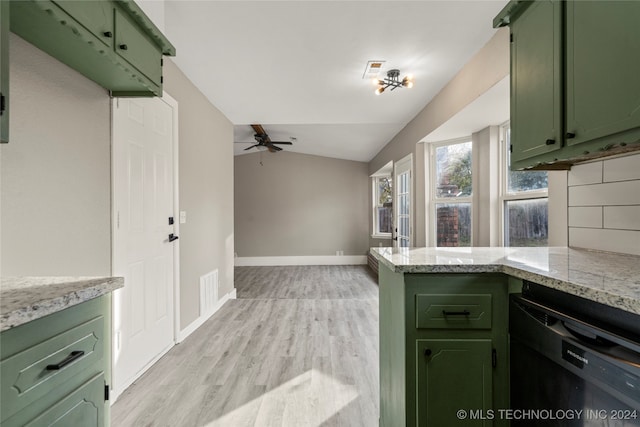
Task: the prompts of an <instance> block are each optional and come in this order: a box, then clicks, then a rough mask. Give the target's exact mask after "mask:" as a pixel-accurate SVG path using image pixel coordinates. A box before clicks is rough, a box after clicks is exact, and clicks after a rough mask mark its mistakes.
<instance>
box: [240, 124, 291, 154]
mask: <svg viewBox="0 0 640 427" xmlns="http://www.w3.org/2000/svg"><path fill="white" fill-rule="evenodd" d="M251 127H252V128H253V130H254V131H255V133H256V134H255V135H254V136H253V137H254V138H255V139H256V141H257V142H258V143H257V144H255V145H252V146H251V147H249V148H245V149H244V150H245V151H247V150H251V149H252V148H254V147H267V149H268V150H269V151H270V152H272V153H275V152H277V151H282V148H280V147H277V146H275V145H274V144H283V145H293V143H292V142H290V141H272V140H271V138H269V135H268V134H267V132H266V131H265V130H264V128H263V127H262V125H251Z"/></svg>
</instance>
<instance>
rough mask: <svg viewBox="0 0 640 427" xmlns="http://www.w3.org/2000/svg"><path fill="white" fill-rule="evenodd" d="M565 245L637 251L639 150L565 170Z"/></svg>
mask: <svg viewBox="0 0 640 427" xmlns="http://www.w3.org/2000/svg"><path fill="white" fill-rule="evenodd" d="M567 182H568V188H567V189H568V205H569V209H568V228H569V246H571V247H577V248H587V249H596V250H601V251H609V252H621V253H628V254H634V255H640V154H634V155H631V156H626V157H620V158H614V159H608V160H600V161H597V162H593V163H585V164H583V165H577V166H574V167H573V168H572V169H571V170H570V171H569V173H568V181H567Z"/></svg>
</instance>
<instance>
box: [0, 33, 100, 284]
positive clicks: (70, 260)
mask: <svg viewBox="0 0 640 427" xmlns="http://www.w3.org/2000/svg"><path fill="white" fill-rule="evenodd" d="M10 55H11V65H10V67H11V69H10V71H11V80H10V90H11V98H10V108H11V123H10V132H11V135H10V143H9V144H3V145H2V146H1V147H0V153H1V157H2V160H1V168H2V200H1V201H2V205H1V206H2V215H1V216H2V219H1V230H2V237H1V247H2V252H1V259H2V262H1V269H2V275H3V276H24V275H32V276H33V275H43V276H53V275H63V276H64V275H68V276H79V275H85V276H108V275H109V274H110V272H111V207H110V206H111V164H110V158H111V155H110V141H111V136H110V135H111V133H110V104H109V96H108V93H107V91H106V90H104V89H102V88H101V87H99V86H98V85H96V84H94V83H93V82H91V81H89V80H88V79H86V78H84V77H83V76H81V75H80V74H78V73H77V72H75V71H73V70H71V69H70V68H68V67H67V66H66V65H64V64H62V63H60V62H58V61H57V60H55V59H53V58H51V57H50V56H49V55H47V54H45V53H43V52H42V51H40V50H39V49H36V48H35V47H33V46H32V45H30V44H29V43H27V42H25V41H24V40H22V39H20V38H19V37H17V36H15V35H13V34H12V35H11V37H10Z"/></svg>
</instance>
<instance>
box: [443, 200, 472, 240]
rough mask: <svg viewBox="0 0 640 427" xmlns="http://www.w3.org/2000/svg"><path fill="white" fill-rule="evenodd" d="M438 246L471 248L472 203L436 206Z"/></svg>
mask: <svg viewBox="0 0 640 427" xmlns="http://www.w3.org/2000/svg"><path fill="white" fill-rule="evenodd" d="M436 221H437V222H436V227H437V230H436V235H437V241H436V245H437V246H441V247H442V246H471V203H447V204H445V203H438V204H436Z"/></svg>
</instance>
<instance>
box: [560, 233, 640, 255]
mask: <svg viewBox="0 0 640 427" xmlns="http://www.w3.org/2000/svg"><path fill="white" fill-rule="evenodd" d="M569 242H570V246H571V247H574V248H585V249H596V250H600V251H607V252H620V253H626V254H632V255H640V231H627V230H608V229H606V228H576V227H569Z"/></svg>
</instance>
